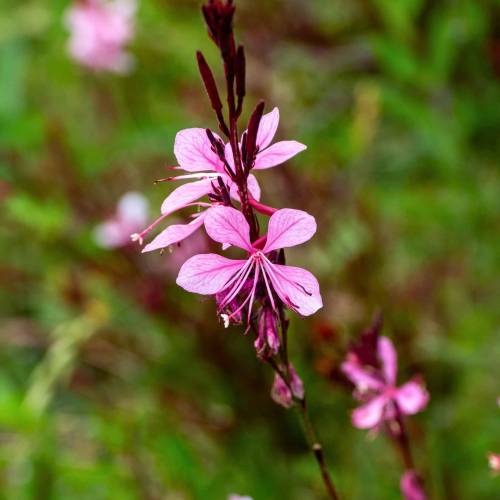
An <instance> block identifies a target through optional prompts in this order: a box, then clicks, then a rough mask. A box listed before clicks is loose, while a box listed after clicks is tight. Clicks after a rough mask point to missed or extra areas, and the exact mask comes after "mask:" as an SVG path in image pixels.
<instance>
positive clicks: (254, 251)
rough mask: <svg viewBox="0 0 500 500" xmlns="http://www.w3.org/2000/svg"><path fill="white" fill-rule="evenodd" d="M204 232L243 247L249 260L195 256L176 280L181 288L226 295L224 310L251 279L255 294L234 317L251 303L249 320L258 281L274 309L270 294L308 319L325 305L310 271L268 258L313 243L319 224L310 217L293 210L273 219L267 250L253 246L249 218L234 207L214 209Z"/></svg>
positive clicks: (242, 302) (220, 241)
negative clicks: (276, 296) (290, 248)
mask: <svg viewBox="0 0 500 500" xmlns="http://www.w3.org/2000/svg"><path fill="white" fill-rule="evenodd" d="M205 229H206V231H207V233H208V235H209V236H210V238H212V239H213V240H214V241H217V242H219V243H222V244H226V245H231V246H235V247H238V248H241V249H243V250H245V251H246V252H248V255H249V256H248V258H247V259H241V260H232V259H228V258H226V257H222V256H221V255H217V254H201V255H195V256H194V257H191V259H189V260H188V261H187V262H185V263H184V265H183V266H182V268H181V270H180V272H179V276H178V277H177V284H178V285H179V286H181V287H182V288H184V289H185V290H187V291H188V292H193V293H199V294H202V295H215V294H220V293H221V292H224V291H227V295H226V298H225V299H224V301H223V303H222V304H220V305H219V309H221V308H223V307H224V305H225V304H227V303H229V302H230V301H231V300H234V299H235V298H236V297H238V294H239V293H240V291H241V290H242V288H243V286H244V285H245V283H246V282H247V280H248V279H251V280H252V287H251V290H250V291H249V292H248V294H247V297H246V298H245V299H244V300H241V303H240V306H239V308H238V309H237V310H236V311H235V312H234V313H233V314H236V313H237V312H239V311H240V310H242V309H243V307H244V306H245V305H247V304H248V314H249V316H250V313H251V310H252V304H253V302H254V299H255V294H256V289H257V284H258V283H259V282H262V283H263V286H264V288H265V290H266V294H267V297H268V300H269V302H270V303H271V305H272V307H273V309H275V303H274V298H273V293H272V291H271V290H274V292H275V293H276V294H277V295H278V296H279V298H280V299H281V300H282V301H283V303H284V304H285V305H286V306H287V307H289V308H290V309H292V310H294V311H296V312H298V313H299V314H301V315H303V316H309V315H311V314H313V313H315V312H316V311H317V310H318V309H320V308H321V307H322V306H323V302H322V300H321V295H320V291H319V284H318V281H317V280H316V278H315V277H314V276H313V275H312V274H311V273H310V272H309V271H306V270H305V269H302V268H300V267H292V266H286V265H280V264H276V263H273V262H271V260H270V259H269V256H268V255H266V254H269V253H270V252H272V251H275V250H278V249H281V248H285V247H292V246H295V245H299V244H301V243H304V242H305V241H308V240H309V239H310V238H311V237H312V236H313V235H314V233H315V232H316V221H315V220H314V217H312V216H311V215H309V214H307V213H306V212H303V211H301V210H292V209H288V208H285V209H282V210H278V211H277V212H276V213H274V214H273V215H272V216H271V218H270V219H269V224H268V233H267V238H266V239H265V244H263V248H259V247H255V246H253V245H252V243H251V242H250V228H249V226H248V223H247V221H246V219H245V217H244V216H243V214H242V213H241V212H239V211H238V210H236V209H234V208H231V207H222V206H219V207H213V208H211V209H210V211H209V213H208V214H207V216H206V217H205ZM252 273H253V275H252ZM260 280H262V281H260Z"/></svg>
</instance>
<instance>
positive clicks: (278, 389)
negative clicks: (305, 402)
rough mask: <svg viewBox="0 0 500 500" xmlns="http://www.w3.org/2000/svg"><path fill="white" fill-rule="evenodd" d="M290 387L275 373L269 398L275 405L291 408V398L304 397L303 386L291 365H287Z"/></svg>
mask: <svg viewBox="0 0 500 500" xmlns="http://www.w3.org/2000/svg"><path fill="white" fill-rule="evenodd" d="M288 370H289V374H290V387H289V386H288V385H287V384H286V383H285V381H284V380H283V379H282V378H281V376H280V375H279V374H278V373H276V374H275V375H274V383H273V387H272V389H271V397H272V398H273V400H274V402H275V403H278V404H279V405H281V406H284V407H285V408H291V407H292V406H293V398H294V397H296V398H298V399H302V398H303V397H304V384H303V383H302V380H301V379H300V377H299V376H298V375H297V372H296V371H295V368H294V367H293V365H292V364H290V365H289V368H288Z"/></svg>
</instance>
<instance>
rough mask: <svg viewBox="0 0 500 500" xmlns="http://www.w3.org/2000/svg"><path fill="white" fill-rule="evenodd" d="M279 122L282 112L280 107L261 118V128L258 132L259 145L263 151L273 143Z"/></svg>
mask: <svg viewBox="0 0 500 500" xmlns="http://www.w3.org/2000/svg"><path fill="white" fill-rule="evenodd" d="M279 122H280V112H279V109H278V108H274V109H273V110H272V111H271V112H270V113H267V114H265V115H264V116H263V117H262V119H261V120H260V124H259V130H258V132H257V146H259V149H260V150H261V151H262V150H263V149H265V148H267V146H269V144H271V141H272V140H273V139H274V136H275V135H276V130H278V124H279Z"/></svg>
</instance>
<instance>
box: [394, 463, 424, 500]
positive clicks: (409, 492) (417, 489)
mask: <svg viewBox="0 0 500 500" xmlns="http://www.w3.org/2000/svg"><path fill="white" fill-rule="evenodd" d="M400 487H401V493H402V494H403V497H404V499H405V500H427V495H426V494H425V491H424V486H423V484H422V479H421V478H420V477H419V475H418V474H417V473H416V472H415V471H414V470H413V469H409V470H407V471H405V473H404V474H403V476H402V477H401V483H400Z"/></svg>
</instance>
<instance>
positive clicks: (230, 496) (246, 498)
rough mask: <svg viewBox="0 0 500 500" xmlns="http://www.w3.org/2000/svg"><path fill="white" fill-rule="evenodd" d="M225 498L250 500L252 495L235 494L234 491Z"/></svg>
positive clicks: (228, 499) (229, 499)
mask: <svg viewBox="0 0 500 500" xmlns="http://www.w3.org/2000/svg"><path fill="white" fill-rule="evenodd" d="M227 500H252V497H247V496H245V497H242V496H240V495H235V494H234V493H233V494H232V495H229V496H228V497H227Z"/></svg>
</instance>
